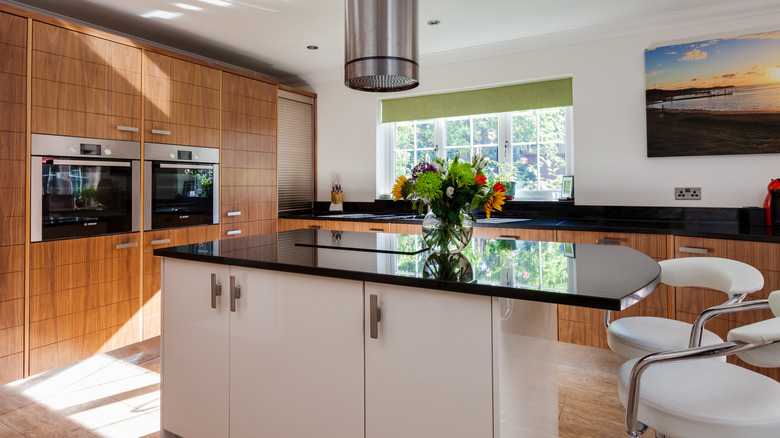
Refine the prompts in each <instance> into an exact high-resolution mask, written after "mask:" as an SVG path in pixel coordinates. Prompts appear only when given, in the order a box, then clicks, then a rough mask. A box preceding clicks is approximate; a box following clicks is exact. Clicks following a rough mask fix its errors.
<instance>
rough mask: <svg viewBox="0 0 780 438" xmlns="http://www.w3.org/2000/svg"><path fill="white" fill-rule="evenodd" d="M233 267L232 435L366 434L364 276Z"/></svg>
mask: <svg viewBox="0 0 780 438" xmlns="http://www.w3.org/2000/svg"><path fill="white" fill-rule="evenodd" d="M230 274H231V275H232V276H235V277H236V284H238V285H240V286H241V297H240V298H239V299H238V300H237V303H236V311H235V312H231V315H230V316H231V317H230V320H231V321H230V334H231V336H230V437H231V438H256V437H274V438H287V437H290V438H292V437H296V438H300V437H338V438H353V437H354V438H360V437H363V434H364V429H363V357H364V355H363V284H362V282H358V281H349V280H337V279H331V278H324V277H315V276H308V275H300V274H289V273H284V272H275V271H264V270H258V269H245V268H236V267H231V268H230Z"/></svg>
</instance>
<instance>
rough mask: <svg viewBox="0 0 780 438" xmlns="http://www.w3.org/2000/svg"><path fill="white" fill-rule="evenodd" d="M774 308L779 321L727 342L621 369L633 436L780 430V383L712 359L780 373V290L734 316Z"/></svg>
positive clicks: (733, 334)
mask: <svg viewBox="0 0 780 438" xmlns="http://www.w3.org/2000/svg"><path fill="white" fill-rule="evenodd" d="M767 307H771V309H772V312H773V313H774V315H775V317H774V318H770V319H768V320H764V321H760V322H756V323H753V324H750V325H746V326H743V327H739V328H735V329H733V330H731V331H730V332H729V335H728V342H724V343H720V344H716V345H711V346H706V347H697V348H690V349H685V350H675V351H667V352H660V353H653V354H651V355H648V356H645V357H642V358H635V359H632V360H629V361H628V362H626V363H625V364H623V366H621V367H620V371H619V373H618V374H619V376H618V393H619V396H620V401H621V403H623V406H625V407H626V431H627V433H628V436H629V437H631V438H636V437H640V436H642V434H643V433H644V432H645V431H646V430H647V428H648V427H649V428H652V429H654V430H655V431H656V436H658V437H666V436H669V437H674V438H699V437H707V438H736V437H739V438H766V437H770V436H778V433H779V432H778V431H780V382H778V381H776V380H774V379H772V378H769V377H766V376H764V375H761V374H759V373H756V372H753V371H751V370H748V369H746V368H742V367H740V366H737V365H733V364H729V363H725V362H722V361H715V360H691V359H702V358H704V359H706V358H710V357H716V356H726V355H730V354H737V355H738V356H739V357H740V358H741V359H742V360H744V361H746V362H748V363H750V364H752V365H755V366H761V367H780V291H774V292H772V294H771V295H770V297H769V299H768V300H757V301H749V302H744V303H738V304H734V305H732V310H733V311H742V310H755V309H762V308H767Z"/></svg>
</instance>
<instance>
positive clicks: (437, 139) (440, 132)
mask: <svg viewBox="0 0 780 438" xmlns="http://www.w3.org/2000/svg"><path fill="white" fill-rule="evenodd" d="M446 137H447V136H446V135H445V130H444V119H434V121H433V144H434V148H435V149H434V152H433V153H434V156H435V157H436V158H444V157H446V156H447V145H446Z"/></svg>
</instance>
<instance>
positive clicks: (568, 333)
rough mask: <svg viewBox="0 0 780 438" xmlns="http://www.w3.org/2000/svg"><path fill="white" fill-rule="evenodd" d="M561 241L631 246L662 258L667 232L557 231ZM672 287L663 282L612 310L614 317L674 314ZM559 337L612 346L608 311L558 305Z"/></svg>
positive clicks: (585, 343)
mask: <svg viewBox="0 0 780 438" xmlns="http://www.w3.org/2000/svg"><path fill="white" fill-rule="evenodd" d="M556 240H557V241H558V242H567V243H581V244H598V245H620V246H628V247H630V248H633V249H635V250H637V251H639V252H641V253H643V254H646V255H648V256H650V257H653V258H655V259H656V260H662V259H665V258H666V251H667V236H666V235H665V234H638V233H605V232H591V231H568V230H558V231H556ZM670 291H671V289H670V288H667V287H666V286H664V285H660V286H659V287H658V288H657V289H656V290H655V292H653V293H652V294H651V295H650V296H649V297H647V298H645V299H643V300H642V301H640V302H639V303H638V304H636V305H634V306H631V307H629V308H628V309H626V310H624V311H622V312H611V315H610V319H611V320H613V321H614V320H615V319H618V318H621V317H626V316H639V315H642V316H657V317H661V318H667V317H674V315H671V314H670V311H669V310H670V302H669V300H670V295H671V294H670ZM558 340H559V341H562V342H570V343H573V344H581V345H589V346H592V347H600V348H609V346H608V345H607V334H606V331H605V326H604V311H603V310H598V309H588V308H583V307H572V306H564V305H559V306H558Z"/></svg>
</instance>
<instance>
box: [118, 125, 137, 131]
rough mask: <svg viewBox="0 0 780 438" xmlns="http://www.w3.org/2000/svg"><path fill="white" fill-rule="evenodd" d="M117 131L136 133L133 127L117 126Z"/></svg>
mask: <svg viewBox="0 0 780 438" xmlns="http://www.w3.org/2000/svg"><path fill="white" fill-rule="evenodd" d="M116 129H117V131H127V132H138V128H136V127H135V126H122V125H119V126H117V127H116Z"/></svg>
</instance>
